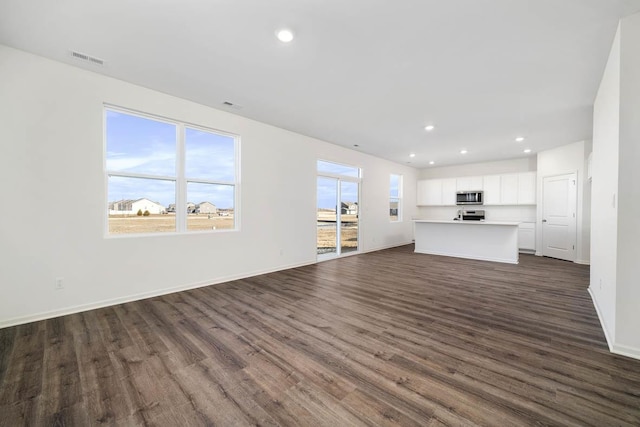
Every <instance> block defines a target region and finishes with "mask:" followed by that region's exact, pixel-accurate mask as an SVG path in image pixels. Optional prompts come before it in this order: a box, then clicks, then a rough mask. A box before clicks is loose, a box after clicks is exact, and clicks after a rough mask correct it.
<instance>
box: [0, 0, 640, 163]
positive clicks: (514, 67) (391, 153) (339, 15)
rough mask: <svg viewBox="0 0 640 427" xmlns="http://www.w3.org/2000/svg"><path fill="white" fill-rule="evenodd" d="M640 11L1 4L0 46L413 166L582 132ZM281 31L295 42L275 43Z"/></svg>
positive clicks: (507, 3)
mask: <svg viewBox="0 0 640 427" xmlns="http://www.w3.org/2000/svg"><path fill="white" fill-rule="evenodd" d="M639 10H640V0H396V1H391V0H387V1H383V0H348V1H347V0H269V1H265V0H209V1H202V0H92V1H87V0H57V1H51V0H1V1H0V43H3V44H6V45H8V46H12V47H15V48H18V49H23V50H26V51H29V52H33V53H36V54H39V55H42V56H45V57H48V58H52V59H55V60H58V61H62V62H66V63H69V64H73V65H76V66H78V67H83V68H87V69H91V70H94V71H96V72H98V73H102V74H105V75H109V76H112V77H116V78H119V79H122V80H125V81H128V82H132V83H135V84H139V85H142V86H146V87H149V88H152V89H156V90H159V91H162V92H165V93H168V94H172V95H176V96H179V97H182V98H186V99H190V100H193V101H196V102H199V103H202V104H206V105H209V106H212V107H214V108H219V109H227V110H229V111H231V112H233V113H236V114H239V115H242V116H246V117H250V118H253V119H256V120H259V121H262V122H265V123H269V124H272V125H275V126H278V127H282V128H285V129H289V130H292V131H295V132H299V133H302V134H305V135H309V136H313V137H316V138H319V139H323V140H326V141H330V142H333V143H335V144H339V145H344V146H346V147H350V148H353V145H354V144H358V145H359V147H358V148H355V149H357V150H360V151H363V152H367V153H370V154H373V155H376V156H379V157H383V158H386V159H389V160H393V161H397V162H401V163H406V162H408V161H411V164H412V166H416V167H424V166H427V165H428V162H429V161H430V160H434V161H435V162H436V166H442V165H448V164H460V163H469V162H478V161H486V160H496V159H507V158H515V157H519V156H524V154H523V152H522V151H523V149H524V148H525V147H528V148H531V149H532V150H533V152H532V154H531V155H534V154H535V152H537V151H540V150H544V149H548V148H551V147H554V146H558V145H563V144H567V143H570V142H575V141H578V140H582V139H585V138H590V137H591V132H592V130H591V127H592V125H591V116H592V104H593V100H594V98H595V94H596V91H597V88H598V84H599V82H600V78H601V76H602V72H603V69H604V66H605V63H606V60H607V55H608V52H609V48H610V45H611V42H612V40H613V37H614V35H615V31H616V26H617V23H618V20H619V18H620V17H622V16H625V15H628V14H630V13H634V12H637V11H639ZM281 27H289V28H291V29H293V31H294V32H295V34H296V38H295V39H294V41H293V42H292V43H290V44H283V43H281V42H279V41H278V40H277V39H276V38H275V31H276V29H278V28H281ZM71 50H75V51H79V52H83V53H86V54H89V55H92V56H95V57H99V58H102V59H104V60H105V61H106V66H105V67H102V68H100V67H96V66H93V65H90V64H85V63H83V62H80V61H78V60H76V59H73V58H71V56H70V54H69V52H70V51H71ZM224 101H230V102H233V103H235V104H238V105H241V106H242V108H241V109H234V108H228V107H224V106H223V105H222V103H223V102H224ZM151 113H152V112H151ZM429 123H433V124H435V125H436V126H437V127H436V129H435V130H434V131H433V132H430V133H429V132H426V131H425V130H424V126H425V125H426V124H429ZM518 135H524V136H525V137H526V140H525V141H524V142H522V143H516V142H514V138H515V137H516V136H518ZM462 148H466V149H467V150H469V153H468V154H466V155H464V156H463V155H461V154H460V153H459V151H460V150H461V149H462ZM412 152H413V153H415V154H416V156H415V157H414V158H411V159H410V158H409V156H408V155H409V153H412Z"/></svg>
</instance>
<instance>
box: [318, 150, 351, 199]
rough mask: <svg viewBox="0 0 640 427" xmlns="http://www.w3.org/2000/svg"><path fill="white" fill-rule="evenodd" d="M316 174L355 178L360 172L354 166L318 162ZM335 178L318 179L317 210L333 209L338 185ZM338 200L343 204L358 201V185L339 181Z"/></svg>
mask: <svg viewBox="0 0 640 427" xmlns="http://www.w3.org/2000/svg"><path fill="white" fill-rule="evenodd" d="M317 167H318V172H319V173H322V172H325V173H331V174H335V175H343V176H349V177H354V178H357V177H358V176H359V174H360V171H359V169H358V168H357V167H355V166H348V165H341V164H338V163H332V162H326V161H323V160H318V164H317ZM337 182H338V181H337V180H336V179H335V178H327V177H322V176H320V177H318V185H317V187H318V208H319V209H335V208H336V206H337V203H336V196H337V191H338V190H337V189H338V184H337ZM340 185H341V189H340V196H341V197H340V198H341V201H342V202H344V203H353V202H357V201H358V184H357V183H355V182H349V181H341V184H340Z"/></svg>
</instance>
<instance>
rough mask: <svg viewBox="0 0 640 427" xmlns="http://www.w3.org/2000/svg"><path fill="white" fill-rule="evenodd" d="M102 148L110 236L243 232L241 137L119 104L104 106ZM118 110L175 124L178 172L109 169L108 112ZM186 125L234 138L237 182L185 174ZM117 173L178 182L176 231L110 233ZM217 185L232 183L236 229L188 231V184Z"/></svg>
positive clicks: (123, 175) (107, 228)
mask: <svg viewBox="0 0 640 427" xmlns="http://www.w3.org/2000/svg"><path fill="white" fill-rule="evenodd" d="M102 110H103V114H102V117H103V137H102V141H103V149H102V153H103V156H102V162H103V164H102V169H103V171H104V195H105V203H104V206H106V207H107V209H105V212H106V215H105V219H104V235H105V237H107V238H127V237H145V236H167V235H169V236H172V235H176V234H199V233H223V232H234V231H240V136H239V135H236V134H232V133H229V132H225V131H222V130H218V129H213V128H210V127H206V126H201V125H197V124H193V123H189V122H185V121H182V120H175V119H170V118H167V117H163V116H159V115H155V114H149V113H144V112H141V111H136V110H132V109H129V108H124V107H119V106H115V105H111V104H104V105H103V109H102ZM108 111H115V112H117V113H122V114H128V115H131V116H136V117H141V118H144V119H150V120H154V121H158V122H162V123H167V124H171V125H174V126H176V175H175V176H166V175H149V174H142V173H135V172H122V171H110V170H107V112H108ZM186 128H190V129H195V130H199V131H203V132H211V133H215V134H218V135H222V136H227V137H231V138H233V140H234V159H235V162H234V177H235V181H234V182H230V181H217V180H209V179H199V178H198V179H190V178H188V177H187V176H186V175H185V169H186V168H185V139H186V131H185V129H186ZM112 176H117V177H122V178H144V179H154V180H158V181H171V182H174V183H175V192H176V193H175V205H176V216H175V218H176V229H175V231H164V232H151V233H123V234H115V233H109V177H112ZM188 183H197V184H217V185H229V186H233V199H234V200H233V215H234V221H233V228H232V229H219V230H213V229H212V230H188V229H187V184H188Z"/></svg>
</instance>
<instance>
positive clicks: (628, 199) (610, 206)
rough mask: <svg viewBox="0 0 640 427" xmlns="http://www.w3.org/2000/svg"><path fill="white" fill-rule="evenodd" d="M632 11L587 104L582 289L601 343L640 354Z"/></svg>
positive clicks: (637, 27) (637, 34)
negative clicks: (589, 125)
mask: <svg viewBox="0 0 640 427" xmlns="http://www.w3.org/2000/svg"><path fill="white" fill-rule="evenodd" d="M639 51H640V14H635V15H632V16H629V17H627V18H625V19H623V20H622V21H621V22H620V26H619V28H618V33H617V35H616V38H615V40H614V42H613V46H612V48H611V53H610V56H609V62H608V64H607V68H606V70H605V73H604V75H603V77H602V81H601V83H600V88H599V91H598V94H597V98H596V101H595V108H594V140H593V165H594V167H593V199H592V206H593V224H592V230H593V231H592V232H593V245H592V271H591V285H590V288H589V290H590V292H591V295H592V297H593V299H594V303H595V305H596V308H597V309H598V314H599V315H600V319H601V322H602V326H603V328H604V330H605V334H606V335H607V340H608V342H609V347H610V348H611V350H612V351H613V352H615V353H619V354H625V355H628V356H631V357H635V358H638V359H640V332H639V326H640V280H639V279H638V278H639V277H640V262H639V261H640V257H639V256H638V253H640V251H639V250H638V242H639V241H640V226H638V218H639V217H640V173H638V165H640V149H639V146H640V144H638V141H639V140H640V57H638V52H639Z"/></svg>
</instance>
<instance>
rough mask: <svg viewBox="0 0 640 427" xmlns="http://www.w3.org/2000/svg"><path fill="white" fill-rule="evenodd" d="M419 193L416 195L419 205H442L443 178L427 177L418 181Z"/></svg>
mask: <svg viewBox="0 0 640 427" xmlns="http://www.w3.org/2000/svg"><path fill="white" fill-rule="evenodd" d="M417 188H418V194H417V196H416V200H417V204H418V205H419V206H439V205H442V180H441V179H425V180H421V181H418V185H417Z"/></svg>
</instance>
